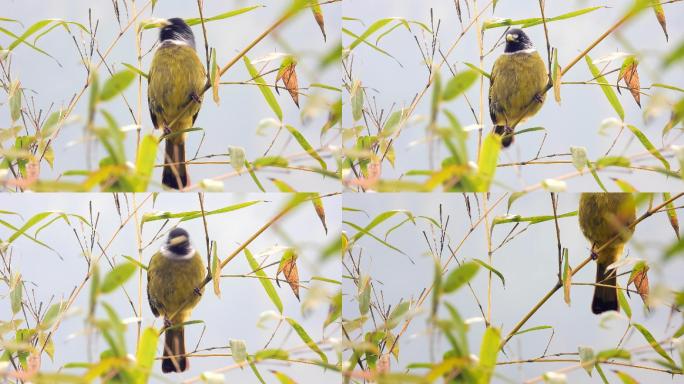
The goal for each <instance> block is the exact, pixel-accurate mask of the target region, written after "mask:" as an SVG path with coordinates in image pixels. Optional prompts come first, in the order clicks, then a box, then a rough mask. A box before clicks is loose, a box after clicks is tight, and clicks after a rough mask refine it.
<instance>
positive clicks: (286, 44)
mask: <svg viewBox="0 0 684 384" xmlns="http://www.w3.org/2000/svg"><path fill="white" fill-rule="evenodd" d="M145 3H146V2H144V1H139V2H137V4H138V7H142V5H143V4H145ZM259 4H261V5H264V7H262V8H258V9H256V10H253V11H251V12H248V13H245V14H242V15H239V16H236V17H233V18H230V19H225V20H219V21H213V22H210V23H207V24H206V26H207V34H208V39H209V42H210V46H213V47H215V48H216V51H217V63H218V64H219V65H220V66H223V65H225V64H226V63H227V62H228V61H229V60H230V59H232V58H233V57H234V56H235V55H236V54H237V53H238V52H239V51H240V50H242V49H243V48H244V47H245V46H246V45H247V44H248V43H249V42H251V41H252V40H253V39H254V38H256V37H257V36H258V35H259V34H260V33H261V32H263V30H265V29H266V28H267V26H268V25H270V24H271V23H272V22H273V21H275V20H276V19H277V18H278V17H280V15H281V14H282V11H283V10H284V2H282V1H278V0H265V1H245V0H231V1H211V0H208V1H205V8H204V14H205V17H211V16H214V15H218V14H220V13H224V12H227V11H231V10H235V9H240V8H243V7H248V6H253V5H259ZM3 6H4V15H3V16H4V17H9V18H13V19H18V20H20V21H21V22H22V23H23V24H24V27H23V28H22V27H21V26H19V25H18V24H11V23H3V24H2V26H3V27H5V28H7V29H9V30H11V31H13V32H14V33H17V34H21V31H23V29H24V28H28V27H29V26H30V25H32V24H33V23H35V22H37V21H39V20H42V19H47V18H60V19H65V20H69V21H77V22H80V23H83V24H84V25H88V9H89V8H90V9H92V17H93V23H94V22H95V20H100V24H99V27H98V33H97V38H98V42H99V48H100V50H101V51H104V50H106V49H107V47H108V46H109V45H110V43H111V42H112V40H113V39H114V37H115V36H116V35H117V34H118V31H119V25H118V24H117V22H116V18H115V17H114V12H113V5H112V2H111V1H109V0H97V1H90V0H75V1H71V0H70V1H52V0H51V1H38V0H30V1H19V0H6V1H4V2H3ZM119 7H120V9H121V12H122V24H124V25H125V22H126V20H127V19H126V17H125V12H126V11H125V8H124V6H123V3H122V2H119ZM129 11H132V10H131V9H129ZM323 12H324V18H325V24H326V32H327V35H328V39H327V43H324V41H323V36H322V34H321V32H320V30H319V27H318V25H317V24H316V22H315V21H314V18H313V15H312V14H311V12H308V11H304V12H302V13H301V14H300V15H299V16H298V17H296V19H294V20H291V21H290V22H289V23H286V25H284V26H282V27H281V28H280V29H278V30H277V32H276V34H275V35H273V36H270V37H268V38H266V39H265V40H263V41H262V42H261V43H260V44H258V45H257V46H256V47H255V48H254V49H253V50H252V51H250V52H249V54H248V56H249V57H250V59H251V60H252V61H255V60H258V59H259V58H263V57H265V56H267V55H270V54H273V53H297V54H300V56H301V58H300V61H299V65H298V66H297V73H298V77H299V86H300V87H308V86H309V84H311V83H324V84H329V85H332V86H339V81H340V72H339V69H338V68H339V67H338V66H336V65H332V66H329V67H327V68H326V69H324V70H321V69H320V68H319V67H318V62H319V60H320V58H321V57H323V56H325V55H326V54H328V53H329V52H330V51H331V50H332V49H333V48H334V47H335V45H336V44H339V41H340V16H341V6H340V4H339V3H333V4H330V5H326V6H324V8H323ZM198 16H199V12H198V9H197V3H196V2H195V1H179V0H169V1H166V0H164V1H159V2H157V6H156V8H155V10H154V14H150V11H149V7H148V10H147V12H145V13H144V14H143V15H142V16H141V18H140V20H144V19H148V18H151V17H155V18H160V17H161V18H170V17H183V18H191V17H198ZM73 30H74V31H79V29H78V28H75V27H74V28H73ZM193 32H194V34H195V41H196V44H197V49H198V54H199V56H200V59H201V60H202V63H204V62H205V55H204V39H203V36H202V28H201V26H199V25H198V26H195V27H193ZM75 33H78V32H75ZM274 36H277V37H274ZM276 38H277V39H278V41H277V40H276ZM157 39H158V30H154V29H152V30H147V31H145V32H144V34H143V43H142V49H143V52H147V51H148V50H149V49H150V48H151V47H152V46H153V44H154V43H155V41H156V40H157ZM0 41H2V42H1V43H0V44H1V45H3V46H7V45H9V42H10V41H9V39H8V38H7V37H6V36H5V35H1V37H0ZM79 43H81V42H80V41H79ZM37 45H38V46H39V47H41V48H42V49H45V50H46V51H47V52H48V53H50V54H51V55H53V56H54V57H55V58H56V59H57V60H59V61H60V63H61V64H62V67H59V66H58V65H57V63H56V62H55V61H54V60H52V59H51V58H49V57H47V56H45V55H42V54H40V53H38V52H36V51H34V50H32V49H31V48H29V47H26V46H19V47H17V48H16V50H15V51H13V66H12V68H13V70H14V77H15V78H16V79H19V80H20V81H21V84H22V86H23V87H25V88H27V90H28V93H27V94H29V95H33V96H34V99H35V100H34V102H35V105H36V107H37V108H42V109H44V110H47V109H48V108H49V107H50V106H51V104H53V103H54V106H53V110H56V109H59V107H62V106H64V107H65V106H66V105H68V103H69V101H70V99H71V97H72V96H73V95H74V94H75V93H77V92H79V91H80V90H81V89H82V87H83V84H84V82H85V76H86V75H85V69H84V68H83V65H82V64H81V62H80V56H79V54H78V52H77V50H76V48H75V46H74V42H73V40H72V38H71V37H70V36H69V35H68V34H67V33H66V31H64V30H63V29H61V28H60V29H58V30H54V31H52V32H50V33H49V34H47V35H45V36H43V37H42V38H41V39H40V40H39V41H38V44H37ZM95 58H96V59H98V56H97V53H95ZM151 59H152V54H151V53H150V54H148V55H146V56H145V57H144V58H143V65H142V68H143V71H145V72H146V71H147V70H148V69H149V65H150V61H151ZM107 62H108V63H109V65H110V66H112V67H114V68H115V70H122V69H124V67H123V66H122V63H130V64H133V65H135V64H136V53H135V35H134V33H132V32H130V31H129V32H127V33H126V34H125V35H124V36H123V37H122V38H121V41H120V42H119V43H118V44H117V46H116V47H115V48H114V49H113V50H112V52H111V54H110V55H109V57H108V60H107ZM279 64H280V62H279V61H278V62H276V63H273V64H271V66H270V67H269V68H277V66H278V65H279ZM262 65H263V64H262ZM257 68H259V64H257ZM105 76H108V74H107V72H106V69H105V68H104V66H103V67H102V69H101V70H100V77H101V79H102V80H104V78H105ZM249 79H251V76H249V74H248V73H247V70H246V69H245V66H244V64H243V63H242V61H240V62H238V63H237V64H236V65H235V66H233V67H232V68H231V70H230V71H229V72H227V73H226V74H225V75H224V76H223V78H222V80H223V81H246V80H249ZM265 79H266V81H267V82H268V83H270V84H272V83H273V81H274V79H275V74H271V75H267V76H265ZM134 84H137V82H136V83H134ZM304 92H305V93H311V94H316V95H319V96H320V98H319V100H321V101H325V102H327V103H331V102H334V101H335V100H336V99H337V98H338V97H339V94H338V93H337V92H334V91H328V90H322V89H315V88H314V89H312V90H310V91H304ZM125 96H126V98H127V99H128V102H129V103H130V104H131V106H132V107H133V111H137V107H136V106H137V86H134V85H132V86H131V87H130V88H129V89H128V90H127V91H126V92H125ZM220 96H221V104H220V106H217V105H216V104H215V103H214V102H213V100H212V97H211V92H209V93H207V94H206V97H205V99H204V103H203V107H202V110H201V112H200V114H199V117H198V118H197V121H196V122H195V126H196V127H201V128H204V132H205V133H206V137H205V139H204V143H203V144H202V147H201V150H200V153H199V155H200V156H202V155H208V154H225V153H227V152H228V147H229V146H238V147H243V148H245V150H246V156H247V159H248V160H254V159H256V158H258V157H260V156H263V154H264V152H265V151H266V149H267V148H268V146H269V145H270V144H271V142H272V141H273V138H274V135H275V132H276V129H275V128H273V127H272V128H269V129H267V130H266V133H265V135H263V136H258V135H257V127H258V125H259V122H260V121H261V120H263V119H267V118H270V119H273V118H276V115H275V114H274V113H273V112H272V111H271V109H270V108H269V106H268V104H267V103H266V101H265V100H264V98H263V96H262V95H261V92H260V91H259V89H258V88H257V87H256V86H250V85H225V86H222V87H221V90H220ZM276 97H277V100H278V102H279V104H280V106H281V108H282V110H283V115H284V120H285V122H286V123H287V124H290V125H293V126H294V127H296V128H297V129H299V130H300V132H302V134H304V135H305V137H306V138H307V140H308V141H309V142H310V143H311V145H312V146H314V148H318V147H320V145H322V144H325V143H327V142H329V141H330V140H331V139H332V138H333V137H334V136H332V135H333V134H334V131H330V134H329V135H327V136H326V137H324V138H323V141H322V140H321V138H320V129H321V127H322V126H323V124H324V123H325V121H327V118H328V113H327V111H326V110H325V108H324V109H321V108H317V107H315V106H309V102H308V100H307V98H306V97H300V105H301V106H302V109H301V111H305V110H310V111H313V112H312V113H313V114H312V115H311V116H310V117H307V118H306V119H305V122H304V123H303V121H302V117H301V115H300V112H301V111H300V110H298V109H297V107H296V106H295V105H294V102H293V101H292V100H291V98H290V96H289V94H288V93H287V91H285V92H281V94H280V96H277V95H276ZM87 100H88V97H87V94H86V95H84V98H83V99H82V101H81V102H80V103H79V104H78V106H77V107H76V110H75V112H74V114H73V115H74V116H80V117H81V120H80V121H79V122H78V123H75V124H71V125H69V126H67V127H65V128H63V130H62V132H61V134H60V135H59V137H58V139H57V140H56V141H55V144H54V147H55V158H56V160H55V171H53V172H51V171H50V169H49V167H47V166H44V167H43V169H42V171H43V177H52V178H54V177H56V176H58V175H59V174H60V172H63V171H66V170H74V169H84V168H85V167H86V163H85V160H86V156H85V153H86V152H85V149H86V145H85V144H84V143H83V142H82V135H83V120H84V119H85V114H86V109H87ZM104 107H105V108H106V109H107V110H108V111H109V112H110V113H111V114H112V115H113V116H114V117H115V118H116V120H117V122H118V123H119V125H120V126H125V125H129V124H133V119H132V116H131V115H130V113H129V111H128V108H127V107H126V104H125V103H124V102H123V100H122V99H121V97H118V98H115V99H113V100H111V101H110V102H108V103H106V104H105V105H104ZM309 107H311V108H309ZM1 108H2V113H0V116H2V117H0V126H5V125H9V121H8V120H9V113H8V111H7V107H6V105H2V107H1ZM142 110H143V113H142V118H143V120H142V125H143V133H150V132H151V131H152V129H153V127H152V122H151V120H150V117H149V112H148V109H147V82H146V81H143V100H142ZM201 134H202V132H191V133H190V134H189V138H188V144H187V147H186V149H187V156H188V159H190V158H192V157H193V156H194V154H195V152H196V151H197V148H198V145H199V143H200V140H201V136H202V135H201ZM287 143H289V144H287ZM286 144H287V148H286V150H284V152H283V148H284V147H285V145H286ZM299 152H302V149H301V148H300V147H299V145H298V144H297V143H296V142H295V141H293V140H291V139H290V135H289V134H288V133H287V131H283V132H281V134H280V136H279V138H278V140H277V142H276V144H275V145H274V147H273V148H272V150H271V152H270V154H271V155H278V154H283V155H288V154H293V153H299ZM126 153H127V156H128V159H134V158H135V156H134V154H135V132H130V133H128V135H127V142H126ZM104 155H105V152H104V150H103V149H102V148H100V149H98V150H97V152H96V160H95V163H94V166H96V165H97V162H98V161H99V160H100V159H101V158H102V157H104ZM208 160H209V161H227V160H228V158H227V157H225V156H223V157H219V158H212V159H208ZM157 161H158V163H161V162H163V155H162V149H159V151H158V155H157ZM327 161H328V162H329V165H330V166H331V167H332V166H333V165H334V162H332V161H331V159H329V158H328V159H327ZM296 164H308V165H312V164H315V165H316V166H318V163H316V161H315V160H313V159H310V158H309V157H304V158H300V159H299V160H298V161H297V163H296ZM232 171H233V168H232V167H231V166H230V165H229V164H221V165H195V166H192V167H191V168H190V173H191V180H192V182H193V183H198V182H200V181H201V180H202V179H204V178H207V177H212V176H218V175H222V174H227V173H231V172H232ZM260 175H261V179H262V180H261V181H262V184H264V187H265V188H267V190H271V191H275V190H276V189H275V187H274V186H273V185H272V184H271V183H270V182H269V181H268V179H267V178H266V176H269V175H270V176H272V177H277V178H280V179H284V180H287V181H288V182H289V183H290V184H291V185H292V186H293V187H294V188H295V189H297V190H302V191H307V190H308V191H313V190H317V191H334V190H339V182H337V181H335V180H332V179H330V178H325V179H324V178H323V176H321V175H319V174H314V173H308V172H297V173H294V174H283V172H282V171H279V170H275V171H268V172H265V173H261V172H260ZM74 179H76V180H77V178H73V177H72V178H65V179H64V180H74ZM153 180H154V181H156V183H157V184H156V185H151V187H150V188H151V189H153V190H159V189H160V186H159V183H160V180H161V168H159V169H157V171H156V172H155V175H154V178H153ZM225 191H226V192H230V191H240V192H242V191H245V192H250V191H257V192H258V191H259V190H258V188H257V186H256V185H255V184H254V182H253V181H252V180H251V178H250V177H249V175H248V174H243V175H242V176H239V177H232V178H230V179H228V180H226V182H225Z"/></svg>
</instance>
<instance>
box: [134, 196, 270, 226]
mask: <svg viewBox="0 0 684 384" xmlns="http://www.w3.org/2000/svg"><path fill="white" fill-rule="evenodd" d="M263 202H264V201H263V200H251V201H246V202H243V203H238V204H233V205H229V206H226V207H223V208H219V209H214V210H211V211H205V212H204V216H211V215H218V214H221V213H228V212H232V211H237V210H239V209H243V208H247V207H250V206H252V205H254V204H259V203H263ZM200 217H202V211H187V212H177V213H171V212H151V213H146V214H144V215H143V219H142V222H143V223H146V222H148V221H155V220H168V219H181V221H188V220H194V219H197V218H200Z"/></svg>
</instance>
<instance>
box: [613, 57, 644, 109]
mask: <svg viewBox="0 0 684 384" xmlns="http://www.w3.org/2000/svg"><path fill="white" fill-rule="evenodd" d="M638 66H639V62H638V61H637V59H636V58H635V57H634V56H630V57H628V58H627V59H625V61H624V63H622V67H621V68H620V74H619V75H618V83H619V82H620V80H624V82H625V85H626V86H627V88H629V92H631V93H632V97H634V101H636V103H637V105H638V106H639V107H641V93H640V88H641V85H640V83H639V72H637V67H638ZM619 90H620V87H618V91H619Z"/></svg>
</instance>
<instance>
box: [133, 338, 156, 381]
mask: <svg viewBox="0 0 684 384" xmlns="http://www.w3.org/2000/svg"><path fill="white" fill-rule="evenodd" d="M158 340H159V330H157V329H156V328H154V327H148V328H145V330H144V331H143V333H142V335H141V336H140V342H139V343H138V351H137V352H136V354H135V361H136V363H137V366H138V367H139V368H140V369H141V370H142V375H138V376H136V383H140V384H143V383H147V380H148V378H149V375H150V371H151V370H152V367H153V366H154V357H155V356H156V354H157V341H158Z"/></svg>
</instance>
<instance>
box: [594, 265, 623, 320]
mask: <svg viewBox="0 0 684 384" xmlns="http://www.w3.org/2000/svg"><path fill="white" fill-rule="evenodd" d="M606 267H607V265H604V264H601V263H596V284H601V286H597V287H595V288H594V300H592V302H591V311H592V312H594V313H595V314H597V315H598V314H601V313H603V312H607V311H617V310H618V299H617V288H614V287H615V286H616V284H617V280H616V279H615V271H614V270H611V271H606ZM603 285H606V287H604V286H603ZM607 285H610V287H607Z"/></svg>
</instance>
